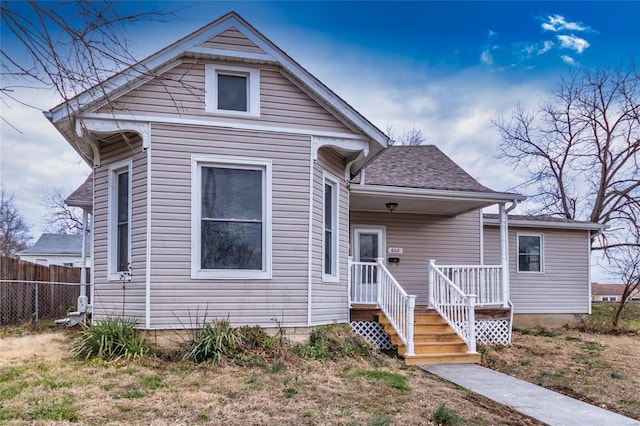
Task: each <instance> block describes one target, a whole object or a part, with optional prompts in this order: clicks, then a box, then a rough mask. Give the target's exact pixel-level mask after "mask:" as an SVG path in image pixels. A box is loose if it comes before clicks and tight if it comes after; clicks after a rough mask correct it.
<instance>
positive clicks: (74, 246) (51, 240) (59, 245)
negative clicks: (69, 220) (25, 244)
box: [18, 234, 82, 256]
mask: <svg viewBox="0 0 640 426" xmlns="http://www.w3.org/2000/svg"><path fill="white" fill-rule="evenodd" d="M18 254H77V255H78V256H80V255H81V254H82V235H81V234H42V235H41V236H40V238H38V241H36V243H35V244H34V245H33V247H31V248H28V249H26V250H22V251H21V252H19V253H18Z"/></svg>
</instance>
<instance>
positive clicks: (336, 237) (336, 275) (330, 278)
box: [321, 171, 340, 282]
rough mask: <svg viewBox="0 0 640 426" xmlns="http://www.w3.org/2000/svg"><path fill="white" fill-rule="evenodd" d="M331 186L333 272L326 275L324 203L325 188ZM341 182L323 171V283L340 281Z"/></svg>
mask: <svg viewBox="0 0 640 426" xmlns="http://www.w3.org/2000/svg"><path fill="white" fill-rule="evenodd" d="M327 184H328V185H331V186H332V187H333V194H332V195H333V217H332V224H331V227H332V230H333V232H332V233H331V236H332V241H331V242H330V243H331V245H332V246H333V250H332V251H331V252H332V253H333V259H332V271H331V274H327V273H325V272H324V271H325V269H324V267H325V259H324V251H325V248H326V244H327V241H326V239H325V232H324V231H325V229H324V224H325V213H326V210H325V202H324V187H325V185H327ZM339 214H340V180H339V179H338V178H337V177H335V176H333V175H331V174H329V173H327V172H326V171H323V173H322V256H321V257H322V282H338V281H340V264H339V261H340V225H339V223H340V220H339Z"/></svg>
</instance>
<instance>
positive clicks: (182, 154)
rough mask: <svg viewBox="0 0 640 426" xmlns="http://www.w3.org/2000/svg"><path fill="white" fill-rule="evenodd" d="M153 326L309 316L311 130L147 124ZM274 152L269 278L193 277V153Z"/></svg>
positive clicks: (301, 320) (287, 321)
mask: <svg viewBox="0 0 640 426" xmlns="http://www.w3.org/2000/svg"><path fill="white" fill-rule="evenodd" d="M152 135H153V136H152V162H153V163H152V200H153V201H152V203H153V207H152V218H151V225H152V229H153V235H152V243H151V262H152V273H151V328H154V329H163V328H182V327H193V326H195V325H196V323H197V321H198V319H199V320H200V321H202V320H203V318H204V317H205V316H206V317H207V318H208V319H209V320H211V319H214V318H228V319H229V320H230V321H231V323H232V324H233V325H244V324H249V325H260V326H264V327H273V326H275V322H274V321H273V318H277V319H278V321H280V322H281V324H282V325H284V326H298V325H306V323H307V308H308V305H307V293H308V291H307V288H308V287H307V286H308V280H307V277H308V274H307V272H308V271H307V257H308V233H309V207H308V206H309V164H310V161H309V159H310V144H311V141H310V138H309V137H305V136H294V135H286V134H277V133H260V132H248V131H239V130H229V129H219V128H213V127H196V126H189V127H188V126H176V125H160V124H154V125H153V127H152ZM192 154H196V155H217V156H233V157H245V158H255V159H270V160H272V167H273V169H272V173H273V174H272V179H273V182H272V202H273V209H272V215H273V221H272V222H273V225H272V258H273V260H272V272H273V274H272V276H273V278H272V279H252V280H223V279H197V280H192V279H191V207H192V201H191V155H192Z"/></svg>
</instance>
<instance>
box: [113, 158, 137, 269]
mask: <svg viewBox="0 0 640 426" xmlns="http://www.w3.org/2000/svg"><path fill="white" fill-rule="evenodd" d="M108 238H109V255H108V257H109V260H108V263H109V278H110V279H122V278H123V277H125V278H126V277H128V273H129V272H130V268H131V161H124V162H121V163H117V164H114V165H112V166H111V167H110V168H109V237H108ZM123 273H125V275H123Z"/></svg>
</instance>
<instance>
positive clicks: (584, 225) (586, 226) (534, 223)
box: [484, 217, 608, 231]
mask: <svg viewBox="0 0 640 426" xmlns="http://www.w3.org/2000/svg"><path fill="white" fill-rule="evenodd" d="M484 225H485V226H499V225H500V221H499V219H493V218H486V217H485V218H484ZM509 226H510V227H519V228H539V229H544V228H547V229H549V228H553V229H573V230H589V231H599V230H602V229H606V228H608V226H607V225H602V224H600V223H595V222H544V221H540V220H522V219H509Z"/></svg>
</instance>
